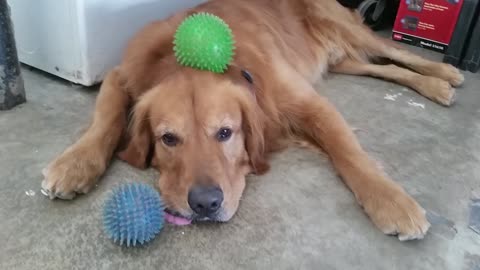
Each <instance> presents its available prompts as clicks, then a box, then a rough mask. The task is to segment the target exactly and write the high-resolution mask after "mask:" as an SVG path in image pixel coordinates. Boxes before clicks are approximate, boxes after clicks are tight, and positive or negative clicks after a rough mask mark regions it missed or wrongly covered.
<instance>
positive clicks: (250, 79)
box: [242, 69, 253, 84]
mask: <svg viewBox="0 0 480 270" xmlns="http://www.w3.org/2000/svg"><path fill="white" fill-rule="evenodd" d="M242 76H243V78H245V80H247V82H249V83H250V84H253V77H252V74H250V72H248V70H246V69H242Z"/></svg>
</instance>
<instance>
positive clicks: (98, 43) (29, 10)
mask: <svg viewBox="0 0 480 270" xmlns="http://www.w3.org/2000/svg"><path fill="white" fill-rule="evenodd" d="M201 2H205V0H8V4H9V5H10V8H11V14H12V21H13V24H14V30H15V38H16V43H17V50H18V56H19V60H20V62H22V63H25V64H27V65H30V66H33V67H36V68H38V69H41V70H44V71H46V72H48V73H51V74H54V75H57V76H59V77H62V78H64V79H66V80H69V81H71V82H74V83H78V84H82V85H85V86H90V85H93V84H96V83H98V82H101V81H102V80H103V78H104V76H105V74H106V72H108V70H109V69H111V68H112V67H113V66H115V65H116V64H118V63H119V61H120V57H121V54H122V52H123V49H124V48H125V46H126V43H127V41H128V39H130V38H131V37H132V36H133V35H134V34H135V33H136V32H137V31H138V30H139V29H140V28H141V27H143V26H144V25H145V24H147V23H148V22H151V21H154V20H157V19H164V18H166V17H168V16H169V15H171V14H173V13H175V12H176V11H178V10H181V9H185V8H189V7H192V6H194V5H197V4H199V3H201Z"/></svg>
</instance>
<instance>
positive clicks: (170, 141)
mask: <svg viewBox="0 0 480 270" xmlns="http://www.w3.org/2000/svg"><path fill="white" fill-rule="evenodd" d="M162 142H163V143H164V144H165V145H166V146H175V145H177V144H178V138H177V136H175V135H174V134H172V133H165V134H164V135H163V136H162Z"/></svg>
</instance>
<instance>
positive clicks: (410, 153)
mask: <svg viewBox="0 0 480 270" xmlns="http://www.w3.org/2000/svg"><path fill="white" fill-rule="evenodd" d="M415 51H417V52H421V53H422V54H424V55H426V56H427V57H430V58H433V59H440V56H439V55H437V54H433V53H429V52H426V51H422V50H419V49H415ZM23 72H24V79H25V84H26V89H27V95H28V96H29V101H28V102H27V103H26V104H23V105H21V106H19V107H17V108H15V109H14V110H12V111H7V112H0V127H1V129H0V179H1V181H0V269H369V270H371V269H435V270H439V269H458V270H464V269H479V268H478V267H480V235H478V234H476V233H475V232H474V231H473V230H471V229H469V228H468V217H469V203H470V197H471V193H472V191H473V190H475V189H478V188H479V185H480V163H479V159H480V122H479V119H480V110H479V108H480V74H471V73H466V83H465V86H464V87H463V88H461V89H458V99H457V103H456V105H455V106H453V107H452V108H445V107H441V106H439V105H436V104H434V103H432V102H429V101H428V100H426V99H425V98H423V97H421V96H419V95H418V94H416V93H414V92H413V91H410V90H407V89H406V88H405V87H402V86H399V85H396V84H393V83H389V82H384V81H380V80H377V79H373V78H360V77H352V76H341V75H330V76H329V77H328V79H327V81H326V82H325V83H324V85H323V86H319V87H318V88H319V91H321V92H322V93H323V94H325V95H326V96H328V97H329V98H330V99H331V100H332V101H333V102H334V103H335V104H336V105H338V108H339V110H340V111H341V112H342V113H343V114H344V115H345V117H346V118H347V120H348V121H349V122H350V124H351V125H352V126H353V127H355V128H357V131H356V133H357V134H358V137H359V139H360V141H361V143H362V144H363V146H364V147H365V148H366V149H367V150H368V152H370V153H371V155H372V156H373V157H375V158H376V159H377V160H378V161H379V162H380V163H381V164H382V166H383V167H384V168H385V170H386V171H387V172H388V173H389V174H390V175H391V176H392V177H393V178H394V179H397V181H398V182H400V183H401V184H402V185H403V186H404V187H405V188H406V189H407V190H408V192H410V193H411V194H412V195H413V196H414V197H415V198H416V199H418V201H419V202H420V203H421V204H422V205H423V206H424V207H425V208H426V209H427V210H428V212H429V219H430V220H431V222H432V223H433V225H432V228H431V230H430V233H429V234H428V235H427V236H426V238H425V239H424V240H421V241H414V242H400V241H398V240H397V238H395V237H390V236H385V235H383V234H382V233H381V232H380V231H379V230H377V229H376V228H375V227H374V226H373V225H372V223H371V222H370V221H369V219H368V218H367V217H366V216H365V215H364V213H363V212H362V210H361V209H360V207H359V206H357V204H356V203H355V200H354V198H353V196H352V194H351V193H350V192H349V191H348V190H347V189H346V188H345V186H344V185H343V184H342V182H341V181H339V179H338V178H337V176H336V174H335V172H334V171H333V170H332V167H331V166H330V164H329V162H328V160H327V159H326V158H325V157H323V156H319V155H318V154H315V153H310V152H307V151H306V150H301V149H290V150H287V151H286V152H283V153H281V154H279V155H276V156H275V157H274V160H273V169H272V170H271V172H270V173H268V174H267V175H265V176H262V177H252V178H251V179H250V181H249V185H248V187H247V190H246V193H245V196H244V199H243V201H242V204H241V207H240V210H239V212H238V214H237V215H236V216H235V217H234V218H233V220H232V221H231V222H229V223H227V224H221V225H218V224H203V225H194V226H189V227H172V226H167V227H166V228H165V229H164V230H163V232H162V233H161V234H160V235H159V236H158V237H157V238H156V239H155V240H154V241H153V242H152V243H151V244H150V245H148V246H146V247H142V248H134V249H126V248H121V247H118V246H116V245H115V244H113V243H111V242H110V241H109V240H108V239H106V237H105V234H104V233H103V231H102V226H101V219H100V217H101V216H100V214H101V207H102V203H103V201H104V199H105V198H106V195H107V194H108V193H107V192H108V191H109V190H110V189H111V188H112V186H113V185H114V184H116V183H120V182H125V181H130V180H139V181H145V182H150V183H153V181H154V180H155V179H156V178H157V177H156V172H154V171H152V170H147V171H138V170H135V169H133V168H131V167H129V166H128V165H126V164H124V163H121V162H118V161H115V162H114V163H113V166H111V168H110V169H109V170H108V172H107V174H106V175H105V177H104V178H103V180H102V181H101V182H100V183H99V185H98V187H97V188H96V189H95V190H93V192H91V193H90V194H88V195H86V196H80V197H78V198H77V199H76V200H74V201H68V202H65V201H50V200H49V199H47V198H46V197H44V196H43V195H41V193H40V181H41V179H42V177H41V173H40V171H41V169H42V168H43V167H44V166H45V165H46V164H47V163H48V162H49V161H50V160H51V159H52V158H53V157H54V156H55V155H57V154H58V153H60V152H61V151H62V150H63V149H64V148H65V147H66V146H67V145H69V144H70V143H71V142H72V141H73V140H74V139H75V138H77V137H78V136H79V134H80V133H81V132H82V130H83V129H84V127H85V125H86V124H87V123H88V119H89V117H90V115H91V111H92V108H93V105H94V99H95V96H96V94H97V91H96V90H97V88H95V87H94V88H91V89H84V88H82V87H78V86H72V85H71V84H69V83H68V82H65V81H62V80H58V79H56V78H53V77H51V76H48V75H46V74H44V73H41V72H38V71H35V70H29V69H26V68H24V69H23ZM387 94H389V95H392V96H394V98H391V96H390V99H395V100H389V99H388V96H386V95H387ZM399 94H401V95H399ZM386 97H387V99H386ZM409 102H410V104H409ZM418 104H423V106H424V108H423V107H421V105H418ZM475 267H477V268H475Z"/></svg>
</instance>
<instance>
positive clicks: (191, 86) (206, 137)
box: [120, 68, 268, 221]
mask: <svg viewBox="0 0 480 270" xmlns="http://www.w3.org/2000/svg"><path fill="white" fill-rule="evenodd" d="M233 73H234V74H233ZM240 73H241V71H240V70H236V69H234V70H233V71H229V72H228V73H227V74H222V75H219V74H213V73H209V72H202V71H196V70H192V69H188V68H184V69H180V70H179V71H178V72H174V73H173V74H171V75H169V76H168V78H165V79H163V80H162V81H161V82H160V83H159V84H158V85H157V86H155V87H154V88H152V89H151V90H149V91H147V92H146V93H145V94H144V95H143V96H141V97H140V98H139V99H138V100H137V102H136V104H135V106H134V110H133V117H132V121H131V123H130V128H129V130H130V136H131V139H130V142H129V144H128V146H127V148H126V150H124V151H123V152H121V153H120V157H121V158H122V159H123V160H125V161H127V162H128V163H130V164H132V165H134V166H136V167H145V166H146V163H147V158H148V156H149V151H150V150H151V149H154V151H153V158H152V160H153V161H152V163H153V165H154V166H156V167H157V168H158V169H159V171H160V175H161V176H160V179H159V183H158V187H159V189H160V192H161V194H162V197H163V199H164V201H165V203H166V205H167V208H168V211H169V212H170V214H174V215H176V216H180V217H183V218H187V219H190V220H192V219H193V220H213V221H228V220H229V219H230V218H231V217H232V216H233V215H234V213H235V212H236V210H237V208H238V206H239V201H240V198H241V196H242V193H243V190H244V188H245V177H246V175H247V174H248V173H250V172H256V173H261V172H263V171H265V170H266V169H268V164H267V163H266V162H265V160H264V119H263V116H262V113H261V112H260V111H259V110H258V105H257V103H256V100H255V94H254V93H252V91H251V82H249V80H248V78H243V77H242V75H241V74H240ZM244 75H245V74H244Z"/></svg>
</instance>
